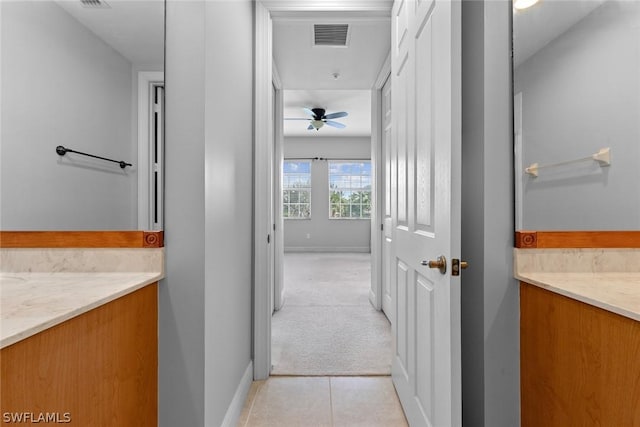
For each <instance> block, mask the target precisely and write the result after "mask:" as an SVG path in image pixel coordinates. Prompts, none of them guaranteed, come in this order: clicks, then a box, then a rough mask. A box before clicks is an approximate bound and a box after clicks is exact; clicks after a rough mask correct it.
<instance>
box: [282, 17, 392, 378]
mask: <svg viewBox="0 0 640 427" xmlns="http://www.w3.org/2000/svg"><path fill="white" fill-rule="evenodd" d="M338 26H340V27H342V28H343V29H345V33H344V35H345V38H344V40H343V41H342V42H344V43H346V44H347V46H341V47H335V46H333V45H332V46H330V47H327V46H318V45H316V44H315V42H316V41H317V39H318V28H319V27H321V28H328V27H331V28H333V27H338ZM389 27H390V21H389V17H388V15H387V16H368V15H366V14H365V15H354V14H349V13H346V14H345V13H337V12H333V13H323V14H317V13H295V14H293V16H284V15H283V16H280V15H279V16H277V17H274V20H273V60H274V69H275V70H276V71H275V72H274V76H275V78H274V86H275V92H274V100H275V102H274V111H275V112H276V114H275V116H274V120H275V127H274V128H275V133H274V147H275V149H274V167H273V171H274V180H273V181H274V190H273V192H272V194H273V196H274V200H275V202H274V207H273V214H274V219H275V221H274V224H279V225H280V230H281V232H280V233H275V234H274V238H275V245H274V246H275V248H274V251H275V252H276V253H275V255H274V260H275V268H274V269H273V271H274V286H273V288H272V289H273V290H272V301H273V317H272V318H271V331H270V332H271V341H270V346H271V353H270V355H271V370H270V374H271V375H390V374H391V348H392V343H391V326H390V322H389V320H388V319H387V316H389V314H387V313H384V312H382V311H381V309H382V300H383V298H382V292H381V290H382V281H383V280H382V277H381V272H382V270H383V267H382V245H381V243H380V242H381V240H382V228H383V226H382V223H381V218H382V217H381V212H382V199H383V197H382V193H381V192H382V191H384V190H385V187H384V186H383V185H381V182H382V175H383V174H382V165H383V164H384V162H383V161H382V154H383V153H382V149H381V146H382V142H381V139H382V138H381V136H382V129H383V119H384V117H383V116H382V110H383V108H382V101H381V100H382V95H381V94H382V84H383V83H384V81H385V80H386V79H387V76H388V74H389V70H388V68H389V65H388V61H387V59H388V56H389V50H390V28H389ZM323 67H324V71H322V70H321V69H322V68H323ZM363 67H364V68H366V70H367V72H366V73H363V72H362V69H363ZM279 112H280V113H281V114H278V113H279ZM282 119H284V122H282ZM378 181H380V182H378ZM378 211H379V212H378ZM275 229H276V230H277V229H278V227H277V226H276V227H275ZM387 309H388V310H387V311H390V309H389V307H387ZM385 314H386V316H385Z"/></svg>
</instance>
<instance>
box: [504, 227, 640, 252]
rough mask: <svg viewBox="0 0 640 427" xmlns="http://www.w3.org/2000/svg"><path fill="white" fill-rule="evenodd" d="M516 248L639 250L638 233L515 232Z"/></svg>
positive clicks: (639, 232)
mask: <svg viewBox="0 0 640 427" xmlns="http://www.w3.org/2000/svg"><path fill="white" fill-rule="evenodd" d="M515 242H516V243H515V244H516V248H520V249H551V248H575V249H579V248H582V249H586V248H640V231H625V230H615V231H526V230H522V231H516V237H515Z"/></svg>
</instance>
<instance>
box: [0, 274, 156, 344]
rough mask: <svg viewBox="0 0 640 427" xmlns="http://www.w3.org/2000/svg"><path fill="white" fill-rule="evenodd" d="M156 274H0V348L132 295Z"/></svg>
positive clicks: (148, 282)
mask: <svg viewBox="0 0 640 427" xmlns="http://www.w3.org/2000/svg"><path fill="white" fill-rule="evenodd" d="M162 276H163V275H162V273H159V272H115V273H111V272H55V273H32V272H3V273H0V348H4V347H7V346H10V345H11V344H14V343H16V342H18V341H20V340H23V339H25V338H27V337H30V336H32V335H35V334H37V333H38V332H41V331H43V330H45V329H48V328H50V327H52V326H55V325H57V324H59V323H62V322H64V321H66V320H69V319H71V318H73V317H75V316H78V315H80V314H82V313H85V312H87V311H89V310H92V309H94V308H96V307H99V306H101V305H103V304H106V303H108V302H110V301H113V300H115V299H117V298H119V297H121V296H123V295H126V294H129V293H131V292H134V291H136V290H138V289H140V288H142V287H144V286H146V285H148V284H150V283H153V282H157V281H158V280H160V279H161V278H162Z"/></svg>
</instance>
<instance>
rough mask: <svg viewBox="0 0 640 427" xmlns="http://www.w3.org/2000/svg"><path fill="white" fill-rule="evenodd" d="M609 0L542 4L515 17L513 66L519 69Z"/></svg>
mask: <svg viewBox="0 0 640 427" xmlns="http://www.w3.org/2000/svg"><path fill="white" fill-rule="evenodd" d="M604 2H605V0H541V1H540V2H538V3H537V4H535V5H533V6H532V7H530V8H529V9H524V10H514V13H513V52H514V53H513V56H514V58H513V62H514V65H515V67H518V66H519V65H520V64H522V63H523V62H524V61H526V60H527V59H529V58H530V57H531V56H533V54H535V53H536V52H537V51H539V50H540V49H542V48H543V47H544V46H546V45H547V44H549V42H551V41H552V40H553V39H555V38H556V37H558V36H559V35H561V34H562V33H564V32H566V31H567V30H568V29H569V28H571V27H572V26H574V25H575V24H577V23H578V22H579V21H580V20H582V19H583V18H584V17H585V16H587V15H588V14H589V13H591V12H593V11H594V10H595V9H596V8H598V7H599V6H601V5H602V3H604Z"/></svg>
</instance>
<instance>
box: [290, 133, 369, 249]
mask: <svg viewBox="0 0 640 427" xmlns="http://www.w3.org/2000/svg"><path fill="white" fill-rule="evenodd" d="M284 157H285V159H287V158H291V159H293V158H307V157H325V158H332V159H343V158H344V159H369V158H370V157H371V138H368V137H360V138H356V137H353V138H335V137H332V138H328V137H326V138H323V137H298V138H293V137H289V138H285V140H284ZM328 179H329V178H328V162H327V161H324V160H315V161H312V164H311V185H312V188H311V219H308V220H307V219H285V220H284V248H285V251H359V252H369V251H370V248H371V238H370V236H371V221H370V220H362V219H329V181H328ZM307 234H308V235H309V238H307Z"/></svg>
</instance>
